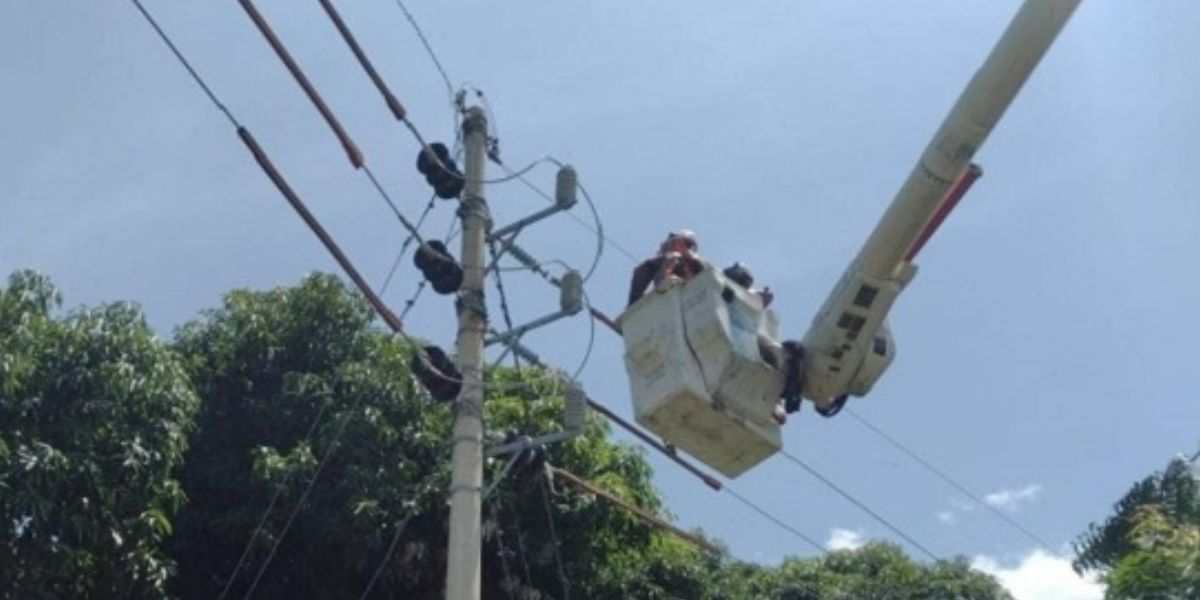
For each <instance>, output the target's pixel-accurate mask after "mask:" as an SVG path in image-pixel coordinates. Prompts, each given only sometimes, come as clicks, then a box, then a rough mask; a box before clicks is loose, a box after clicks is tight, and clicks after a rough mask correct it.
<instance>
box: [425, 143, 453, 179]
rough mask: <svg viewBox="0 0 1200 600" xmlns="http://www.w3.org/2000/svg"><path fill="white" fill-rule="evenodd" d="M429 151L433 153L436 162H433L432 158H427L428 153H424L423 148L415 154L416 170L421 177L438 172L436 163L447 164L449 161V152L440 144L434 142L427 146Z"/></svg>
mask: <svg viewBox="0 0 1200 600" xmlns="http://www.w3.org/2000/svg"><path fill="white" fill-rule="evenodd" d="M429 149H430V150H432V151H433V154H434V156H436V157H437V161H435V160H433V158H432V157H431V156H429V153H428V152H426V151H425V149H424V148H422V149H421V150H420V151H419V152H417V170H418V171H420V172H421V174H422V175H429V174H430V173H432V172H434V171H435V170H438V169H437V163H438V161H441V163H442V164H447V161H449V160H450V150H449V149H448V148H446V145H445V144H443V143H441V142H434V143H432V144H430V145H429Z"/></svg>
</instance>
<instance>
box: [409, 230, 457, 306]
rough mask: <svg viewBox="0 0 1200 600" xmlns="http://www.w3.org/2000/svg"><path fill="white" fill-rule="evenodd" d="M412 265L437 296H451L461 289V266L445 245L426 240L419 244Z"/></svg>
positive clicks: (436, 241)
mask: <svg viewBox="0 0 1200 600" xmlns="http://www.w3.org/2000/svg"><path fill="white" fill-rule="evenodd" d="M413 264H415V265H416V266H417V268H418V269H420V270H421V273H422V274H423V275H424V276H425V280H426V281H428V282H429V283H431V284H433V290H434V291H435V292H437V293H439V294H453V293H454V292H457V291H458V289H459V288H460V287H462V282H463V270H462V266H461V265H459V264H458V261H456V260H454V257H453V256H451V255H450V251H449V250H447V249H446V245H445V244H443V243H442V242H440V241H438V240H427V241H426V242H425V243H424V244H421V246H420V247H418V248H417V251H416V252H415V253H414V254H413Z"/></svg>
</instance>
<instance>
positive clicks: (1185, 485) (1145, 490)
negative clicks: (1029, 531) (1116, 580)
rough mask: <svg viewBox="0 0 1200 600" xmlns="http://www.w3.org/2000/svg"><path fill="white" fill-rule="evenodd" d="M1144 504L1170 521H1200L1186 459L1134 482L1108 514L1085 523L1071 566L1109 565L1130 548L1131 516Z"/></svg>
mask: <svg viewBox="0 0 1200 600" xmlns="http://www.w3.org/2000/svg"><path fill="white" fill-rule="evenodd" d="M1148 507H1158V508H1157V510H1159V511H1160V512H1161V514H1162V515H1163V517H1164V518H1165V519H1167V520H1168V521H1169V522H1171V523H1175V524H1188V523H1190V524H1200V482H1198V481H1197V479H1196V476H1195V474H1194V473H1193V471H1192V467H1191V464H1190V463H1189V462H1188V461H1187V460H1185V459H1183V458H1176V459H1174V460H1172V461H1171V462H1170V463H1169V464H1168V465H1167V468H1166V469H1164V470H1163V471H1160V472H1158V473H1154V474H1153V475H1150V476H1149V477H1146V478H1145V479H1143V480H1141V481H1139V482H1137V483H1135V484H1134V485H1133V487H1131V488H1130V489H1129V491H1128V492H1126V493H1125V495H1124V496H1122V497H1121V499H1120V500H1118V501H1117V503H1116V504H1115V505H1113V514H1112V515H1111V516H1109V517H1108V518H1107V519H1105V520H1104V522H1103V523H1100V524H1096V523H1091V524H1089V525H1088V530H1087V532H1086V533H1084V534H1083V535H1082V536H1080V539H1079V540H1078V541H1076V542H1075V552H1076V558H1075V562H1074V567H1075V570H1076V571H1078V572H1081V573H1082V572H1083V571H1086V570H1094V569H1101V570H1108V569H1112V568H1115V567H1116V566H1117V564H1118V563H1120V562H1121V560H1122V559H1123V558H1125V557H1126V556H1128V555H1129V554H1130V553H1131V552H1134V551H1135V550H1136V549H1137V545H1136V543H1135V540H1134V537H1133V535H1132V533H1133V527H1134V525H1135V517H1136V516H1137V515H1139V514H1140V513H1141V512H1142V510H1143V509H1145V508H1148Z"/></svg>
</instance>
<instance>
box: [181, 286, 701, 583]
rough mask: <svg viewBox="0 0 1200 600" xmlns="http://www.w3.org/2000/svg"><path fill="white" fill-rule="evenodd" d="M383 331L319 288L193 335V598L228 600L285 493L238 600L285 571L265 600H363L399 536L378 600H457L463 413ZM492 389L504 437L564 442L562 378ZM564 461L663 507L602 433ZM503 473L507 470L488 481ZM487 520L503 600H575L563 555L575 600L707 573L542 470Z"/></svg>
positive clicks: (534, 377) (188, 474)
mask: <svg viewBox="0 0 1200 600" xmlns="http://www.w3.org/2000/svg"><path fill="white" fill-rule="evenodd" d="M371 320H372V319H371V313H370V310H369V307H368V306H367V304H366V303H365V302H364V301H363V300H362V299H361V298H360V297H359V296H358V295H357V294H355V293H352V292H351V291H350V290H348V289H347V288H346V287H345V286H344V285H343V284H342V283H340V282H339V281H338V280H337V279H336V278H334V277H332V276H327V275H314V276H311V277H308V278H306V279H305V280H304V281H302V282H301V283H300V285H298V286H296V287H294V288H280V289H276V290H272V291H268V292H249V291H235V292H233V293H231V294H229V295H228V296H227V297H226V299H225V301H224V303H223V305H222V306H221V307H220V308H218V309H216V310H213V311H209V312H207V313H206V314H205V315H204V316H203V317H202V318H201V319H199V320H197V321H195V322H193V323H190V324H188V325H187V326H185V327H183V328H182V329H181V330H180V331H179V333H178V335H177V339H176V349H177V350H178V352H179V353H180V354H181V355H183V356H184V357H186V364H187V366H188V370H189V372H190V374H191V376H192V378H193V381H194V384H195V386H196V389H197V390H198V391H199V393H200V395H201V397H202V398H203V405H202V408H201V411H200V414H199V416H198V417H197V424H198V426H197V434H196V437H195V440H194V442H193V444H192V447H191V449H190V450H189V453H188V456H187V462H186V464H185V466H184V468H183V473H182V481H183V484H184V488H185V490H186V491H187V493H188V495H189V497H190V498H191V502H190V503H189V505H188V506H187V508H186V509H185V511H184V513H183V515H182V516H181V519H180V527H178V528H177V536H176V538H175V539H174V541H173V545H172V549H173V555H174V556H175V557H176V559H177V560H178V562H179V563H180V565H181V570H180V577H179V578H178V579H177V581H176V582H175V588H174V589H175V590H176V591H177V592H178V593H179V594H181V595H183V596H186V597H203V598H211V597H213V596H215V595H217V594H219V593H220V592H221V590H222V589H223V588H224V587H225V585H226V583H227V582H228V581H229V578H230V576H231V575H232V574H233V573H234V571H235V569H236V568H237V567H238V563H239V558H240V557H241V554H242V549H243V547H244V546H245V545H246V543H247V541H248V540H249V539H250V538H251V534H252V532H253V531H255V529H256V527H257V523H258V520H259V517H260V515H261V514H262V513H263V511H264V509H265V508H266V507H268V506H269V505H270V504H271V499H272V496H273V495H274V493H275V490H277V489H280V490H282V492H281V493H280V495H279V498H278V500H277V502H276V503H275V505H274V509H273V510H272V511H271V512H270V514H269V517H268V518H267V519H266V521H265V522H264V526H263V527H262V533H261V535H259V536H257V537H255V541H254V543H253V544H251V546H250V551H249V553H248V555H247V556H246V560H245V561H244V564H243V565H242V566H241V568H240V570H239V571H238V574H237V576H236V578H234V580H233V583H232V586H231V589H232V591H233V592H234V593H235V594H236V595H238V596H240V595H242V594H243V593H244V592H245V591H246V590H247V589H249V586H251V585H254V584H253V581H254V579H255V578H256V576H257V573H258V571H259V570H260V569H261V568H262V567H263V565H264V564H268V563H267V561H268V558H269V557H270V562H269V564H268V566H267V568H266V569H265V570H264V571H263V576H262V578H261V580H260V581H259V583H258V584H257V587H256V591H255V594H254V595H255V597H256V598H272V597H279V598H293V597H300V596H303V597H309V598H345V597H351V598H354V597H357V596H358V594H359V593H360V592H361V590H362V589H364V587H365V586H366V585H367V583H368V581H369V580H370V579H371V577H372V575H373V573H374V568H375V566H376V565H377V564H379V563H380V561H381V559H382V558H383V557H384V555H385V554H386V552H387V547H388V545H389V542H390V541H391V538H392V537H393V533H394V531H395V527H396V526H397V524H399V523H405V525H404V530H403V532H402V534H401V536H400V538H399V540H400V542H399V544H398V545H397V547H396V549H395V552H394V553H393V555H392V557H391V559H390V560H389V561H388V562H387V563H386V564H385V565H384V569H383V570H382V571H381V573H380V577H379V580H378V581H377V583H376V588H375V590H376V591H375V593H374V597H379V598H382V597H395V598H425V597H438V596H439V595H440V593H441V588H442V581H443V579H444V573H445V554H444V552H445V536H446V516H447V515H446V509H445V489H446V473H445V468H446V463H447V455H446V449H447V447H448V445H447V440H448V439H449V433H448V432H449V427H448V424H449V415H448V411H447V409H446V407H444V406H442V405H439V404H435V403H433V402H432V400H430V399H429V397H428V396H427V395H426V394H425V393H424V392H423V390H421V389H420V387H419V386H418V385H417V384H416V383H415V381H414V379H413V377H412V376H411V374H410V372H409V368H408V363H409V360H410V351H409V348H408V347H407V345H406V344H405V343H404V342H403V341H402V340H399V339H397V338H396V337H395V336H392V335H391V334H388V333H385V332H382V331H380V330H379V329H377V328H375V327H372V325H371ZM488 386H489V389H488V400H487V412H488V422H489V425H490V426H491V427H493V428H494V429H495V430H496V431H497V432H503V431H507V430H521V431H527V432H546V431H551V430H553V429H555V428H556V427H557V425H556V423H557V421H558V419H559V415H560V412H561V407H562V395H563V392H564V391H565V388H564V384H563V383H562V382H561V381H560V380H559V379H558V378H556V377H550V376H548V375H547V374H546V373H541V372H538V371H534V370H524V371H521V372H517V371H514V370H511V369H508V370H506V369H500V370H498V371H496V372H495V373H493V374H492V376H491V377H490V379H489V381H488ZM310 430H311V434H309V433H308V432H309V431H310ZM326 457H329V458H328V459H327V461H326V462H325V464H324V465H323V466H322V464H321V461H322V460H324V459H325V458H326ZM548 458H549V460H550V462H552V463H553V464H556V465H559V466H562V467H563V468H566V469H568V470H570V471H572V472H574V473H577V474H579V475H581V476H583V477H585V478H589V479H592V480H594V481H596V482H597V483H598V484H600V485H603V486H604V487H605V488H606V489H609V490H611V491H613V492H614V493H616V494H618V495H620V496H622V497H624V498H625V499H627V500H629V501H631V502H634V503H636V504H638V505H639V506H642V507H644V508H646V509H648V510H651V511H661V509H662V507H661V501H660V499H659V497H658V495H657V494H656V492H655V491H654V490H653V488H652V486H651V473H650V469H649V467H648V465H647V464H646V462H645V460H644V459H643V457H642V455H641V453H640V452H638V451H635V450H633V449H631V448H629V447H627V446H624V445H619V444H614V443H612V442H610V441H609V440H608V429H607V425H606V424H604V423H603V422H601V421H599V420H597V419H593V420H592V421H591V422H590V423H589V425H588V428H587V432H586V434H585V435H583V436H581V437H579V438H576V439H575V440H572V441H570V442H567V443H563V444H558V445H555V446H553V447H551V448H550V449H549V457H548ZM501 463H502V461H499V460H498V461H493V464H492V465H491V467H489V473H491V474H495V473H497V472H498V471H499V470H500V467H501V466H502V465H501ZM318 469H319V470H320V476H319V478H318V479H317V480H316V483H315V484H314V485H313V486H312V490H311V491H310V492H309V494H308V496H307V497H306V499H305V503H304V505H303V506H302V508H301V510H299V511H298V512H297V513H296V514H297V516H296V518H295V520H294V521H293V522H292V524H291V525H290V529H288V532H287V534H286V536H284V535H283V531H284V528H285V527H288V525H287V521H288V518H289V515H290V514H291V513H292V511H293V508H294V507H295V506H296V505H297V503H298V502H299V500H300V498H301V496H303V494H304V493H305V488H306V487H307V486H308V483H309V482H310V481H312V480H313V478H314V477H315V476H316V475H317V471H318ZM543 494H544V495H543ZM547 504H548V505H549V513H547V511H546V505H547ZM547 514H550V515H551V518H552V519H553V530H552V529H551V521H549V520H548V519H547ZM484 518H485V531H486V535H485V540H484V542H485V548H484V555H485V561H484V565H483V569H484V571H483V581H484V582H485V587H486V589H485V595H487V596H488V597H497V598H507V597H510V595H511V597H525V598H536V597H560V596H561V595H562V594H563V592H562V586H563V581H564V577H561V576H560V571H559V569H558V558H557V557H561V558H562V562H563V569H562V575H565V580H566V581H567V585H568V586H569V587H570V590H571V593H572V594H573V595H574V596H576V597H590V598H623V597H630V594H633V595H642V596H643V597H655V596H653V595H644V594H641V591H642V590H647V589H651V588H653V586H655V585H658V586H659V587H660V588H662V589H667V588H670V589H675V588H677V587H678V585H682V584H681V583H680V582H681V581H682V580H685V579H688V577H687V576H686V575H685V576H680V575H679V574H678V573H679V572H680V571H681V570H682V571H683V572H684V573H685V574H686V573H687V572H698V571H700V568H699V567H698V566H696V563H695V561H694V560H693V559H694V552H693V551H691V550H690V547H683V548H681V547H680V546H679V542H676V541H675V540H673V539H671V540H666V539H664V538H663V534H661V533H659V532H657V531H655V530H653V529H652V528H650V527H649V526H647V525H645V524H644V523H642V522H641V521H638V520H637V519H635V518H633V517H631V516H630V515H628V514H626V513H625V512H623V511H621V510H619V509H614V508H613V507H611V506H609V505H607V504H605V503H603V502H598V501H596V500H595V499H593V498H591V497H590V496H585V495H580V494H576V493H574V492H571V491H568V490H564V489H557V488H551V487H549V486H545V484H544V483H543V479H542V478H541V477H540V476H539V475H538V474H537V473H527V474H522V473H513V474H512V475H511V476H510V477H509V478H507V479H506V480H504V481H503V482H502V484H501V485H500V486H499V487H498V488H497V490H496V491H495V493H493V495H492V496H491V497H490V498H489V501H488V502H487V503H486V505H485V515H484ZM281 538H282V542H281V543H279V544H278V548H277V549H275V554H274V556H273V557H271V556H270V555H271V552H272V549H273V548H274V547H275V542H276V541H278V540H280V539H281ZM555 539H557V540H558V542H559V544H560V545H558V544H555ZM556 548H557V552H556ZM689 552H693V554H689ZM687 569H691V571H687ZM506 574H507V576H506ZM656 577H657V578H658V579H659V580H661V581H660V582H659V583H655V580H654V578H656ZM634 579H636V583H634V582H633V580H634ZM638 586H642V587H638ZM647 586H648V587H647ZM658 597H668V596H667V592H664V593H663V594H661V595H659V596H658ZM671 597H678V594H676V595H675V596H671ZM693 597H699V596H698V595H697V596H693Z"/></svg>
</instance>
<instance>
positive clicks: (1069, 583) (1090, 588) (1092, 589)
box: [971, 550, 1104, 600]
mask: <svg viewBox="0 0 1200 600" xmlns="http://www.w3.org/2000/svg"><path fill="white" fill-rule="evenodd" d="M971 566H972V567H974V568H976V569H978V570H980V571H983V572H984V573H988V574H989V575H992V576H993V577H995V578H996V579H998V580H1000V584H1001V585H1003V586H1004V587H1005V588H1006V589H1007V590H1008V591H1009V592H1011V593H1012V595H1013V597H1015V598H1016V599H1017V600H1098V599H1100V598H1103V597H1104V586H1103V585H1101V584H1099V583H1096V582H1093V581H1091V580H1090V579H1088V578H1087V577H1080V576H1079V575H1076V574H1075V571H1073V570H1071V559H1070V558H1069V557H1067V556H1060V555H1055V554H1049V553H1047V552H1044V551H1042V550H1034V551H1032V552H1030V553H1029V554H1027V555H1025V557H1024V558H1022V559H1021V560H1020V562H1018V563H1017V564H1016V565H1015V566H1011V567H1007V566H1004V565H1001V564H1000V562H999V561H997V560H996V559H994V558H992V557H989V556H976V557H975V558H973V559H972V560H971Z"/></svg>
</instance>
